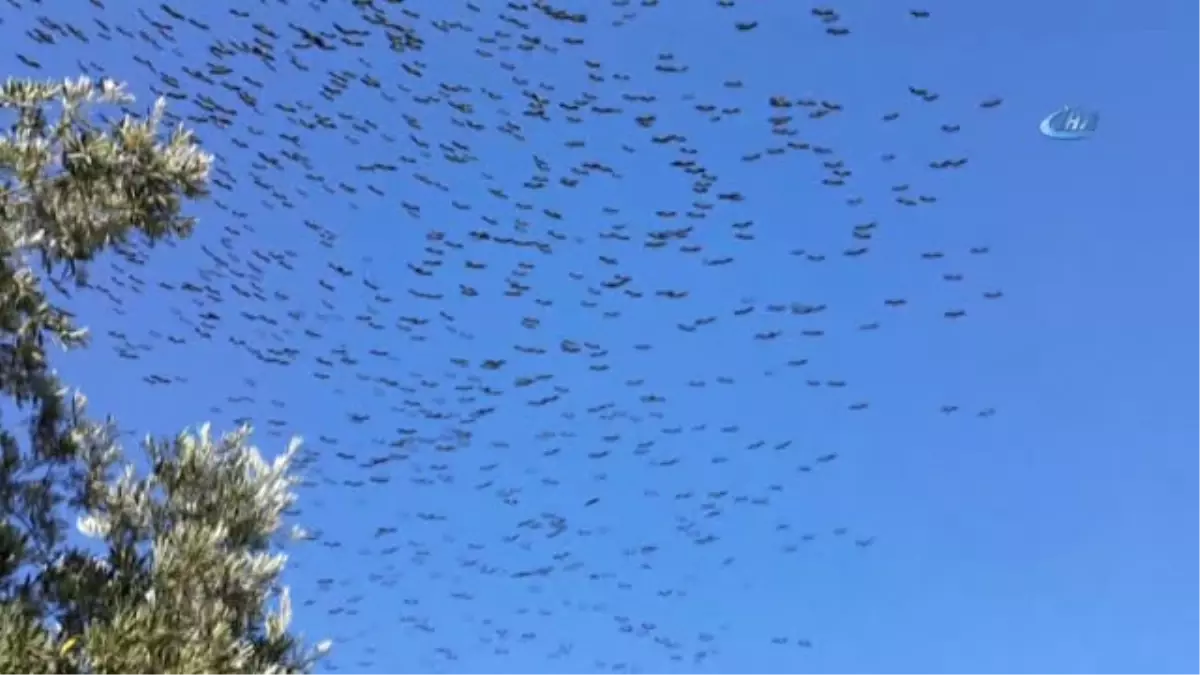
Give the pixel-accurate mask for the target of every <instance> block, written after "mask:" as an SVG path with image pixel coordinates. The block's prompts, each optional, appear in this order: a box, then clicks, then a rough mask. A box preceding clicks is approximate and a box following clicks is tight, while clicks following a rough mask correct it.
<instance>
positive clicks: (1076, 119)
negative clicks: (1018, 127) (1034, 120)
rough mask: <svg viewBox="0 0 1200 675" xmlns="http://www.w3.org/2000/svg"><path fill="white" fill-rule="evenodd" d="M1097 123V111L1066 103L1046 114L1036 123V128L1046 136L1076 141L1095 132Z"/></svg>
mask: <svg viewBox="0 0 1200 675" xmlns="http://www.w3.org/2000/svg"><path fill="white" fill-rule="evenodd" d="M1099 123H1100V115H1099V114H1098V113H1094V112H1089V111H1087V110H1083V109H1081V108H1074V107H1072V106H1069V105H1066V106H1063V107H1062V109H1061V110H1056V111H1054V112H1052V113H1050V114H1049V115H1046V118H1045V119H1043V120H1042V123H1041V124H1040V125H1038V130H1039V131H1041V132H1042V135H1043V136H1046V137H1047V138H1053V139H1055V140H1062V141H1077V140H1080V139H1083V138H1087V137H1088V136H1091V135H1092V134H1093V133H1095V132H1096V127H1097V126H1098V125H1099Z"/></svg>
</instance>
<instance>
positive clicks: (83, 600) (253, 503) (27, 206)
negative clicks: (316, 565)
mask: <svg viewBox="0 0 1200 675" xmlns="http://www.w3.org/2000/svg"><path fill="white" fill-rule="evenodd" d="M132 100H133V99H132V97H130V96H129V95H128V94H126V93H125V91H124V89H123V87H122V86H120V85H118V84H116V83H114V82H111V81H107V80H105V81H101V82H98V83H97V82H93V81H91V80H89V79H87V78H80V79H78V80H75V81H70V80H67V81H65V82H62V83H53V82H45V83H43V82H31V81H23V80H11V79H10V80H9V81H8V82H7V83H5V84H4V85H3V89H2V91H0V110H2V111H3V114H4V115H5V116H6V117H8V118H9V119H12V120H13V124H12V126H11V128H10V129H9V131H8V132H7V133H5V134H3V135H2V136H0V392H2V393H3V396H4V400H5V401H6V402H5V403H3V404H2V405H4V408H3V409H0V414H2V413H3V411H4V410H9V411H13V410H15V411H16V412H17V414H19V415H22V416H24V417H23V419H21V420H19V423H22V424H24V425H25V426H26V427H27V429H26V433H25V434H24V437H25V438H24V439H22V434H18V433H15V432H14V430H13V429H12V427H11V425H10V424H9V422H11V421H12V420H11V419H4V418H3V417H2V416H0V671H2V672H96V673H108V672H126V673H128V672H297V671H303V670H306V669H308V668H309V667H310V666H311V665H312V664H313V663H314V659H315V658H316V657H317V656H318V655H319V653H320V650H316V651H311V652H306V651H303V649H302V647H301V645H300V642H299V640H298V639H297V638H295V637H294V636H293V635H291V634H289V632H288V622H289V618H290V602H289V599H288V595H287V589H286V588H283V587H281V585H280V583H279V576H280V573H281V571H282V568H283V565H284V562H285V560H286V557H285V556H284V555H282V554H281V553H279V552H278V546H279V544H280V543H281V542H280V537H279V536H278V535H279V533H280V531H281V519H282V516H283V513H284V511H285V510H286V509H287V508H288V507H289V505H290V504H292V502H293V500H294V499H295V496H294V494H293V492H292V489H291V488H292V487H293V486H294V484H295V480H296V479H295V478H294V477H293V475H292V473H291V470H290V462H291V460H292V458H293V457H294V456H295V453H296V450H297V448H298V445H299V444H298V441H293V442H292V444H291V445H289V447H288V450H287V452H286V453H284V454H283V455H281V456H280V457H279V458H278V459H276V460H274V461H273V462H271V463H267V462H266V461H264V460H263V458H262V457H261V455H260V454H259V452H258V451H257V449H255V448H254V447H253V446H251V445H250V444H249V434H250V430H249V429H248V428H243V429H241V430H238V431H236V432H234V433H232V434H228V435H225V436H222V437H219V438H217V437H214V436H213V435H211V434H210V432H209V429H208V426H207V425H205V426H202V427H200V429H199V430H198V431H196V432H194V433H191V432H186V431H185V432H184V433H182V434H180V435H179V436H178V437H177V438H175V439H171V440H154V439H149V438H148V439H147V440H146V441H145V442H144V443H143V445H142V448H143V450H144V455H145V456H144V457H143V458H142V460H143V461H141V462H140V465H144V466H145V470H144V471H141V472H139V471H138V470H137V468H136V467H137V466H139V463H137V462H135V458H134V457H130V456H128V455H127V454H126V453H125V451H124V449H123V448H122V447H121V445H120V443H119V442H118V437H119V436H118V433H117V430H116V426H115V423H114V422H113V421H112V420H111V419H110V420H106V421H104V422H96V421H93V420H90V419H89V418H88V417H87V415H86V410H85V407H86V401H85V399H84V398H83V396H82V395H81V394H77V393H76V394H73V395H72V394H69V392H68V391H67V390H66V389H65V388H64V387H63V385H62V384H61V383H60V381H59V378H58V377H57V375H56V374H55V371H54V370H53V369H52V368H51V366H50V364H49V363H48V355H47V342H48V341H52V342H55V343H57V344H59V345H60V346H61V347H63V348H66V349H72V348H79V347H83V346H86V344H87V333H86V331H85V330H82V329H80V328H78V327H77V326H76V325H74V323H73V320H72V319H73V317H72V315H71V314H70V313H69V312H67V311H66V310H65V309H63V308H62V307H59V306H57V305H56V304H54V302H52V301H51V300H50V299H49V295H48V293H47V291H46V289H45V287H44V286H43V280H45V281H46V282H48V283H50V284H51V285H53V286H54V287H55V288H58V289H60V290H66V289H68V287H69V286H70V285H72V284H73V285H74V286H75V287H82V286H86V284H87V264H88V262H89V261H91V260H93V259H94V258H96V257H97V256H98V255H100V254H101V253H102V252H104V251H106V250H112V251H116V252H118V253H121V252H128V251H129V250H131V247H133V246H136V245H141V246H143V247H147V248H148V247H151V246H153V244H155V243H156V242H158V241H160V240H164V239H170V238H176V239H177V238H182V237H186V236H187V235H188V234H190V232H191V230H192V226H193V224H194V223H193V220H192V219H191V218H188V217H185V216H183V215H182V208H183V206H184V204H186V203H187V201H188V200H191V199H196V198H199V197H203V196H204V195H205V194H207V190H206V185H207V179H208V172H209V167H210V164H211V157H210V156H208V155H206V154H205V153H203V152H202V151H201V150H200V149H199V148H198V147H197V145H196V143H195V142H194V141H193V136H192V134H190V133H189V132H188V131H186V130H184V129H183V128H182V127H180V128H177V129H175V130H174V131H173V132H172V133H170V134H169V135H168V136H166V137H165V138H164V137H161V136H160V134H159V126H160V125H161V123H162V120H163V116H164V113H165V106H164V102H163V101H162V100H161V99H160V100H159V101H158V102H157V103H156V105H155V106H154V108H153V109H152V110H151V111H150V113H149V114H148V115H146V116H144V117H140V118H139V117H135V116H133V115H131V114H129V113H128V108H127V106H128V105H129V104H130V103H132ZM55 102H57V103H58V104H59V106H58V107H59V108H60V110H59V111H58V114H57V115H55V116H52V115H51V111H49V110H48V109H49V108H50V107H51V104H54V103H55ZM97 105H116V106H122V108H121V109H122V110H124V111H126V114H125V116H124V117H123V119H121V120H120V121H117V122H115V123H113V122H107V121H102V120H101V119H100V118H98V116H97V115H95V114H94V113H93V107H94V106H97ZM43 278H44V279H43ZM10 417H11V415H10ZM72 516H75V517H76V523H77V526H78V530H79V532H80V533H82V534H83V535H85V536H78V535H76V534H75V533H73V532H72V529H71V528H70V527H68V523H69V522H70V519H71V518H72ZM326 646H327V645H326Z"/></svg>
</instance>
